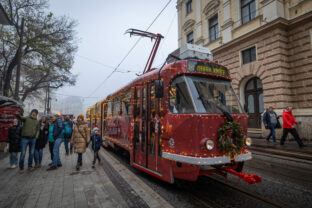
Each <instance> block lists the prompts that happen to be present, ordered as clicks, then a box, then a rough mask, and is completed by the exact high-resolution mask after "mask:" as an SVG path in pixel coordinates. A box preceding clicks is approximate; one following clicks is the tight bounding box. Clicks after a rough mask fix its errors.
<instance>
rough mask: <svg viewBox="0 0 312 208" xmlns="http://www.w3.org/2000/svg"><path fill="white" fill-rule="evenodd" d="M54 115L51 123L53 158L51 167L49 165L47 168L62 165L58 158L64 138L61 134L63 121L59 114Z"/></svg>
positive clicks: (54, 168) (51, 168)
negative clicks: (54, 118) (52, 123)
mask: <svg viewBox="0 0 312 208" xmlns="http://www.w3.org/2000/svg"><path fill="white" fill-rule="evenodd" d="M55 117H56V120H55V121H54V125H53V139H54V145H53V160H52V164H51V167H49V168H48V169H47V170H56V169H57V168H58V167H62V162H61V159H60V146H61V144H62V142H63V139H64V136H63V130H64V123H63V121H62V115H61V114H56V115H55Z"/></svg>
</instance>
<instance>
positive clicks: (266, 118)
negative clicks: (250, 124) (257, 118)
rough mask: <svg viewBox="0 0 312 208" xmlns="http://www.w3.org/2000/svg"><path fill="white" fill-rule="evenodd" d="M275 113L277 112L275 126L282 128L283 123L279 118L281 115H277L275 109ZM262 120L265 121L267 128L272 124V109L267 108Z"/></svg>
mask: <svg viewBox="0 0 312 208" xmlns="http://www.w3.org/2000/svg"><path fill="white" fill-rule="evenodd" d="M273 113H274V114H275V116H276V120H277V123H276V126H275V128H277V129H280V128H281V123H280V122H279V120H278V119H279V117H278V116H277V115H276V113H275V112H274V111H273ZM262 121H263V124H264V125H266V127H265V128H266V129H269V128H270V125H271V116H270V111H269V110H266V111H265V113H264V114H263V119H262Z"/></svg>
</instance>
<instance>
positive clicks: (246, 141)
mask: <svg viewBox="0 0 312 208" xmlns="http://www.w3.org/2000/svg"><path fill="white" fill-rule="evenodd" d="M245 144H246V145H247V146H251V138H250V137H246V138H245Z"/></svg>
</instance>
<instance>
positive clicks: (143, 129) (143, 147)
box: [141, 121, 146, 153]
mask: <svg viewBox="0 0 312 208" xmlns="http://www.w3.org/2000/svg"><path fill="white" fill-rule="evenodd" d="M145 128H146V122H145V121H143V122H142V143H141V152H143V153H144V152H145V141H146V139H145V132H146V129H145Z"/></svg>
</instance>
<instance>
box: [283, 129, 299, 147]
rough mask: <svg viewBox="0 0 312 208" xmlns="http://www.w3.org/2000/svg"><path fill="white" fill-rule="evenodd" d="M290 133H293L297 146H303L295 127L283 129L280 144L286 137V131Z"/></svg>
mask: <svg viewBox="0 0 312 208" xmlns="http://www.w3.org/2000/svg"><path fill="white" fill-rule="evenodd" d="M289 132H290V133H291V135H293V137H294V138H295V140H296V141H297V143H298V145H299V147H301V146H303V143H302V141H301V139H300V137H299V135H298V133H297V130H296V129H295V128H293V129H283V136H282V138H281V145H284V142H285V140H286V137H287V135H288V133H289Z"/></svg>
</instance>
